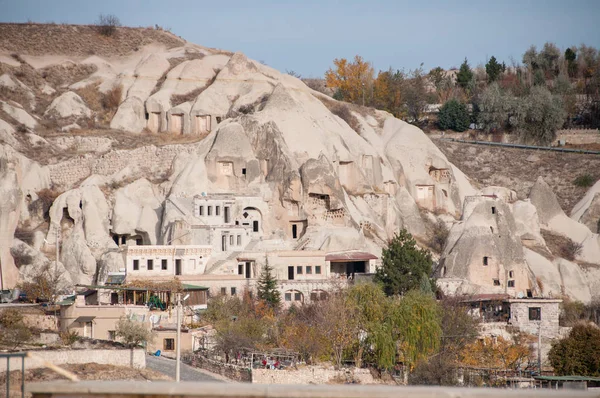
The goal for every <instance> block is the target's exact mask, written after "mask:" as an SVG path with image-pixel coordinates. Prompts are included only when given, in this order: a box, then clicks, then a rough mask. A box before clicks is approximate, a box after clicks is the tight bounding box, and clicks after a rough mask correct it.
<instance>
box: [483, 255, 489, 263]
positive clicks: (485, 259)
mask: <svg viewBox="0 0 600 398" xmlns="http://www.w3.org/2000/svg"><path fill="white" fill-rule="evenodd" d="M483 265H488V257H487V256H485V257H483Z"/></svg>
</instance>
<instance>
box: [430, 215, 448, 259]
mask: <svg viewBox="0 0 600 398" xmlns="http://www.w3.org/2000/svg"><path fill="white" fill-rule="evenodd" d="M432 232H433V234H432V237H431V247H432V248H433V249H434V250H435V251H436V252H437V253H441V252H442V250H444V246H445V245H446V240H447V239H448V234H449V233H450V231H449V230H448V227H446V223H444V222H443V221H442V220H438V222H437V223H435V225H434V226H433V231H432Z"/></svg>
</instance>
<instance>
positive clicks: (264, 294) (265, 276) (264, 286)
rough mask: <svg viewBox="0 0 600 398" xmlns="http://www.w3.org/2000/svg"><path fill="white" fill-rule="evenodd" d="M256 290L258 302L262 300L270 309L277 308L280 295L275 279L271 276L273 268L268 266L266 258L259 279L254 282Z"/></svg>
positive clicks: (279, 302)
mask: <svg viewBox="0 0 600 398" xmlns="http://www.w3.org/2000/svg"><path fill="white" fill-rule="evenodd" d="M256 290H257V293H258V298H259V299H260V300H264V301H265V302H266V303H267V304H268V305H269V306H270V307H272V308H275V309H277V308H279V305H280V304H281V294H280V293H279V289H278V288H277V279H276V278H275V276H274V275H273V267H271V266H270V265H269V258H268V257H267V260H266V263H265V266H264V267H263V269H262V271H261V273H260V278H259V279H258V281H257V282H256Z"/></svg>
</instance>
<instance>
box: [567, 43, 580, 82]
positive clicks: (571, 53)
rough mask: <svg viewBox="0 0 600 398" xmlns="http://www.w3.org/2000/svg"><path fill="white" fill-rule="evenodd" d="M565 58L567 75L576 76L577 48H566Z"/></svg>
mask: <svg viewBox="0 0 600 398" xmlns="http://www.w3.org/2000/svg"><path fill="white" fill-rule="evenodd" d="M565 60H566V61H567V71H568V74H569V77H576V76H577V48H576V47H574V49H573V48H570V47H569V48H567V49H566V50H565Z"/></svg>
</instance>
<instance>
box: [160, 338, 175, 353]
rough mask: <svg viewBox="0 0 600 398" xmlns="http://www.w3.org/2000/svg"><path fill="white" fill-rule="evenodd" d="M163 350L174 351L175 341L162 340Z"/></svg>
mask: <svg viewBox="0 0 600 398" xmlns="http://www.w3.org/2000/svg"><path fill="white" fill-rule="evenodd" d="M163 349H164V351H174V350H175V339H163Z"/></svg>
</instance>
